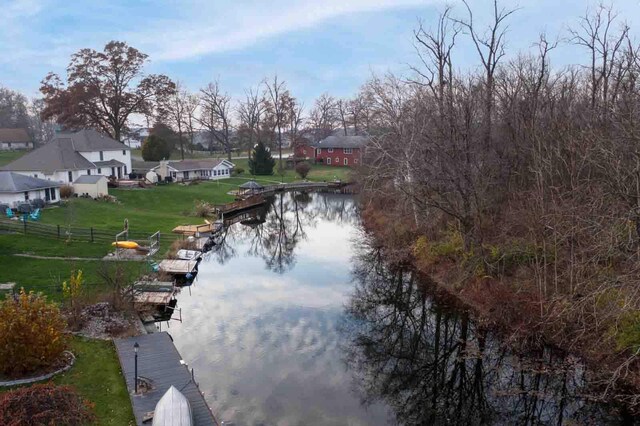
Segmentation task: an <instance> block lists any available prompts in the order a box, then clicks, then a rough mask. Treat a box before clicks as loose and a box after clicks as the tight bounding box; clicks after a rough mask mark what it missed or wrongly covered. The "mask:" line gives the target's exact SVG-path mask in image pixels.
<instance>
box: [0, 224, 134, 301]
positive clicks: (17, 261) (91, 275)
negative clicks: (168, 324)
mask: <svg viewBox="0 0 640 426" xmlns="http://www.w3.org/2000/svg"><path fill="white" fill-rule="evenodd" d="M109 250H110V246H108V245H103V244H98V243H80V242H72V243H65V242H64V241H59V240H51V239H44V238H38V237H37V236H33V235H26V236H25V235H20V234H4V235H0V264H1V265H2V268H0V282H15V283H16V291H17V290H18V289H19V288H20V287H24V288H25V290H33V291H36V292H42V293H44V294H45V295H47V297H48V298H49V299H50V300H54V301H60V300H61V298H62V282H63V281H65V280H68V279H69V276H70V275H71V271H73V270H78V269H80V270H82V271H83V274H84V277H85V282H86V284H85V286H86V288H87V290H88V291H89V292H90V294H97V293H99V292H101V291H104V286H103V284H102V279H101V278H100V276H99V274H98V271H100V269H101V268H102V267H103V265H102V264H103V263H104V262H103V261H98V260H93V259H94V258H101V257H102V256H104V255H106V254H107V252H108V251H109ZM16 254H27V255H32V256H42V257H77V258H80V259H82V260H75V259H74V260H61V259H34V258H30V257H20V256H15V255H16ZM85 259H86V260H85ZM107 265H108V266H110V267H115V266H116V265H120V266H122V267H123V268H124V269H125V273H126V274H127V276H128V277H130V279H134V278H135V277H136V276H138V275H139V274H140V273H142V272H145V271H146V268H147V266H146V264H144V263H138V262H108V263H107Z"/></svg>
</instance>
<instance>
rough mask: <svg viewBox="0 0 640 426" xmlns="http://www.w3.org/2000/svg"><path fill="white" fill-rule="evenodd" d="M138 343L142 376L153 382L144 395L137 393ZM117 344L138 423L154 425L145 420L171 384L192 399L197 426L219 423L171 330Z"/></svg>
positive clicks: (191, 403)
mask: <svg viewBox="0 0 640 426" xmlns="http://www.w3.org/2000/svg"><path fill="white" fill-rule="evenodd" d="M136 342H137V343H138V344H139V345H140V347H139V349H138V376H139V377H142V378H144V380H145V381H149V382H150V384H151V389H150V390H149V391H146V392H145V393H142V394H135V392H134V389H135V378H134V376H135V364H134V361H135V353H134V349H133V345H134V344H135V343H136ZM114 343H115V345H116V350H117V352H118V359H119V360H120V365H121V367H122V374H123V375H124V378H125V381H126V383H127V389H128V390H129V396H130V398H131V405H132V406H133V414H134V415H135V418H136V424H137V425H138V426H143V425H150V424H151V422H147V423H143V421H144V419H145V418H147V417H148V415H149V413H151V412H153V411H154V409H155V407H156V404H157V403H158V401H159V400H160V398H162V396H163V395H164V394H165V392H167V390H168V389H169V387H170V386H171V385H173V386H175V387H176V388H177V389H178V390H179V391H180V392H182V394H183V395H184V396H185V397H186V398H187V399H188V400H189V404H190V405H191V411H192V413H193V420H194V423H193V424H194V425H195V426H211V425H214V426H217V425H218V422H217V421H216V419H215V417H214V415H213V413H212V412H211V409H210V408H209V406H208V405H207V402H206V401H205V399H204V396H203V395H202V393H201V392H200V389H199V388H198V385H197V383H196V382H195V381H194V380H193V377H192V372H190V371H189V368H188V367H187V365H185V363H184V361H183V360H182V357H181V356H180V353H179V352H178V350H177V349H176V347H175V346H174V344H173V340H172V339H171V336H170V335H169V334H168V333H167V332H161V333H153V334H144V335H141V336H135V337H130V338H127V339H115V340H114Z"/></svg>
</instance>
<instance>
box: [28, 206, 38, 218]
mask: <svg viewBox="0 0 640 426" xmlns="http://www.w3.org/2000/svg"><path fill="white" fill-rule="evenodd" d="M29 218H30V219H31V220H39V219H40V209H35V210H34V211H33V212H32V213H31V214H30V215H29Z"/></svg>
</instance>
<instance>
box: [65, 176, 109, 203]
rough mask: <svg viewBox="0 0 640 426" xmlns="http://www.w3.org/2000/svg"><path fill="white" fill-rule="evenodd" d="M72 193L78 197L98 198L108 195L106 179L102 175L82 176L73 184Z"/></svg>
mask: <svg viewBox="0 0 640 426" xmlns="http://www.w3.org/2000/svg"><path fill="white" fill-rule="evenodd" d="M73 192H74V193H75V194H76V195H78V196H85V197H91V198H98V197H101V196H104V195H109V185H108V184H107V178H106V177H104V176H102V175H90V176H87V175H84V176H80V177H79V178H78V179H76V180H75V181H74V182H73Z"/></svg>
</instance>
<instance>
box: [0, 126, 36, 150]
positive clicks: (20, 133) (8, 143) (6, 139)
mask: <svg viewBox="0 0 640 426" xmlns="http://www.w3.org/2000/svg"><path fill="white" fill-rule="evenodd" d="M31 148H33V140H31V136H29V133H27V130H26V129H22V128H15V129H14V128H3V129H0V151H12V150H18V149H31Z"/></svg>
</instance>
